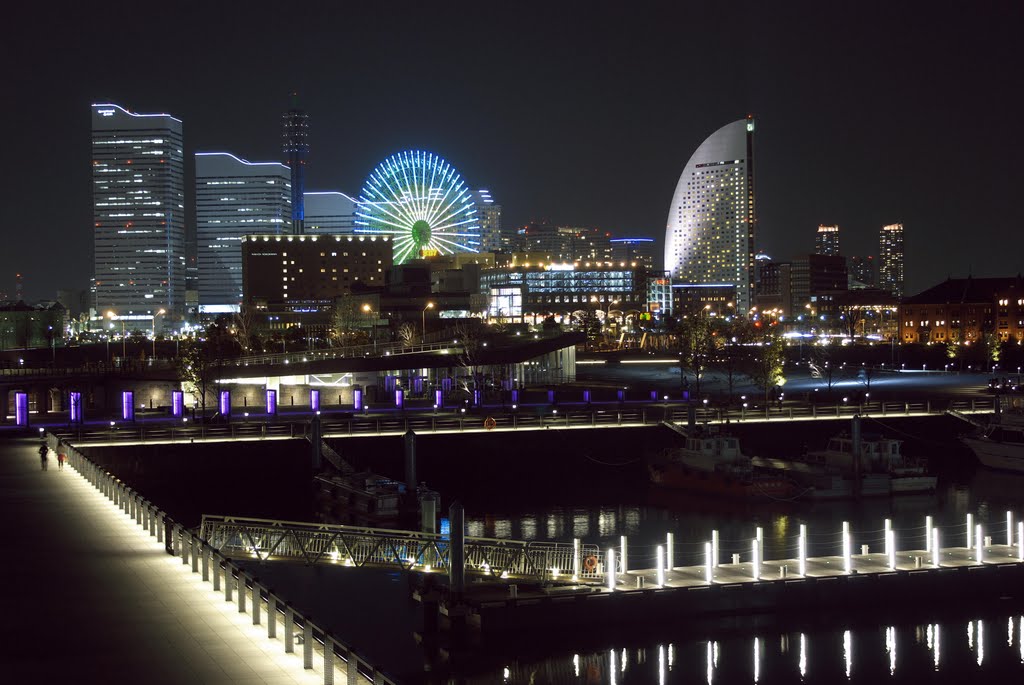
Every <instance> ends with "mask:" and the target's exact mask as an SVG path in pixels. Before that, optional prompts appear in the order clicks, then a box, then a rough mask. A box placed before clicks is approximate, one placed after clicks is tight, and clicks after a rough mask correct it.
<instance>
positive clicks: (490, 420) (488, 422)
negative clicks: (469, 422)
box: [484, 416, 498, 430]
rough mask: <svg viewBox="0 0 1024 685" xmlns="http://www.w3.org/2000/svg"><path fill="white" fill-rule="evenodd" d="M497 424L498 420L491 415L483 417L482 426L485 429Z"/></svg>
mask: <svg viewBox="0 0 1024 685" xmlns="http://www.w3.org/2000/svg"><path fill="white" fill-rule="evenodd" d="M497 425H498V422H497V421H495V420H494V418H493V417H491V416H488V417H487V418H486V419H484V428H485V429H487V430H491V429H492V428H494V427H495V426H497Z"/></svg>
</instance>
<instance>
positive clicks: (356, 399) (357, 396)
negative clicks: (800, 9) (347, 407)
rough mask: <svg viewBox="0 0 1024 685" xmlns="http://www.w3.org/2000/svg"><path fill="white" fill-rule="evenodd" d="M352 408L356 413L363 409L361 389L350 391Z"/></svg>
mask: <svg viewBox="0 0 1024 685" xmlns="http://www.w3.org/2000/svg"><path fill="white" fill-rule="evenodd" d="M352 408H353V409H355V410H356V411H360V410H362V408H363V389H362V388H353V389H352Z"/></svg>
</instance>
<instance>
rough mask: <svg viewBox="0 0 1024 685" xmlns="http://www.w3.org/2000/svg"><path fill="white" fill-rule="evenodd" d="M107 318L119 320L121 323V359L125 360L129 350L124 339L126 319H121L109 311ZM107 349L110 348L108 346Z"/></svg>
mask: <svg viewBox="0 0 1024 685" xmlns="http://www.w3.org/2000/svg"><path fill="white" fill-rule="evenodd" d="M107 317H109V318H111V319H117V320H118V321H120V322H121V358H122V359H124V358H125V357H127V356H128V348H127V346H126V344H125V339H124V319H123V318H121V317H120V316H118V315H117V314H116V313H115V312H113V311H108V312H107ZM107 347H108V348H109V347H110V346H109V345H107Z"/></svg>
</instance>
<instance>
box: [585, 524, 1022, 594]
mask: <svg viewBox="0 0 1024 685" xmlns="http://www.w3.org/2000/svg"><path fill="white" fill-rule="evenodd" d="M966 531H967V539H966V545H965V548H966V549H967V550H969V553H971V554H973V557H974V561H975V562H976V563H978V564H981V563H984V561H985V554H984V548H985V546H990V545H991V542H990V541H988V540H986V538H985V537H984V530H983V529H982V526H981V524H978V523H975V520H974V515H973V514H967V518H966ZM1014 532H1015V527H1014V517H1013V512H1011V511H1007V512H1006V546H1007V547H1009V548H1013V547H1014V546H1015V545H1014V542H1013V541H1014ZM841 536H842V541H841V545H842V563H843V572H844V573H845V574H846V575H850V574H852V573H853V572H854V569H853V536H852V533H851V532H850V523H849V522H848V521H843V525H842V532H841ZM1016 538H1017V544H1016V548H1017V561H1018V562H1022V563H1024V520H1022V521H1017V523H1016ZM883 541H884V556H885V560H886V568H887V570H889V571H896V570H898V569H897V560H896V533H895V531H894V530H893V527H892V521H891V520H890V519H885V526H884V536H883ZM628 549H629V548H628V540H627V537H626V536H625V535H622V536H620V538H619V549H618V550H616V549H615V548H614V547H613V548H610V549H608V550H606V551H605V576H606V582H607V587H608V589H609V590H615V589H616V588H617V584H618V575H619V574H623V575H625V574H626V573H627V571H628V569H629V566H628V562H627V559H628V554H629V552H628ZM924 551H925V553H926V554H928V555H930V557H931V565H932V566H933V567H934V568H939V567H940V566H941V548H940V547H939V529H938V528H936V527H935V526H934V523H933V518H932V517H931V516H927V517H925V550H924ZM868 554H869V552H868V546H867V545H862V546H861V555H862V556H866V555H868ZM655 556H656V567H655V569H654V570H655V582H656V584H657V585H658V586H659V587H665V586H666V575H667V574H668V573H669V572H671V571H672V570H673V569H674V568H675V563H674V562H675V536H674V535H673V534H672V533H667V534H666V538H665V544H664V545H658V546H657V548H656V555H655ZM703 556H704V564H703V567H704V569H703V570H704V580H705V582H707V583H709V584H710V583H712V582H714V569H715V568H717V567H718V566H719V565H720V555H719V535H718V531H717V530H713V531H711V540H709V541H707V542H705V543H704V554H703ZM750 556H751V578H752V579H753V580H755V581H759V580H761V566H762V564H763V563H764V529H763V528H761V527H758V528H757V529H756V531H755V535H754V537H753V538H752V539H751V541H750ZM739 559H740V555H739V554H733V555H732V563H733V564H734V565H735V564H739V563H740V561H739ZM797 565H798V569H797V570H798V573H799V575H800V576H801V577H806V576H807V526H806V524H800V531H799V535H798V536H797ZM785 568H786V567H785V566H783V567H782V568H781V569H780V572H781V573H782V574H783V575H785V571H784V569H785Z"/></svg>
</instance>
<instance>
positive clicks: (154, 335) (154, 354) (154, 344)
mask: <svg viewBox="0 0 1024 685" xmlns="http://www.w3.org/2000/svg"><path fill="white" fill-rule="evenodd" d="M166 313H167V310H166V309H161V310H160V311H158V312H157V313H156V314H154V315H153V355H152V356H154V357H155V356H156V317H158V316H163V315H164V314H166Z"/></svg>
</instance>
